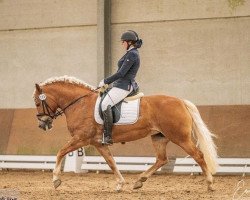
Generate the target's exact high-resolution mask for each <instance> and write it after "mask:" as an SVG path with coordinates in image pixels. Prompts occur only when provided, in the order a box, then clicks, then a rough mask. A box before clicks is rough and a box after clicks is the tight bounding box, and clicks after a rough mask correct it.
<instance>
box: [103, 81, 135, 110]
mask: <svg viewBox="0 0 250 200" xmlns="http://www.w3.org/2000/svg"><path fill="white" fill-rule="evenodd" d="M132 90H133V87H132V86H131V87H130V91H127V90H123V89H120V88H117V87H113V88H112V89H111V90H110V91H109V92H108V94H107V95H106V97H105V98H104V99H103V101H102V111H104V110H106V109H107V107H108V106H109V105H111V107H113V106H114V105H115V104H117V103H119V102H120V101H122V100H123V99H125V98H126V97H127V96H128V94H129V93H130V92H132Z"/></svg>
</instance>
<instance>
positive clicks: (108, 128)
mask: <svg viewBox="0 0 250 200" xmlns="http://www.w3.org/2000/svg"><path fill="white" fill-rule="evenodd" d="M102 114H103V121H104V138H103V141H102V144H105V145H111V144H113V140H112V126H113V114H112V110H111V106H108V107H107V109H106V110H105V111H103V112H102Z"/></svg>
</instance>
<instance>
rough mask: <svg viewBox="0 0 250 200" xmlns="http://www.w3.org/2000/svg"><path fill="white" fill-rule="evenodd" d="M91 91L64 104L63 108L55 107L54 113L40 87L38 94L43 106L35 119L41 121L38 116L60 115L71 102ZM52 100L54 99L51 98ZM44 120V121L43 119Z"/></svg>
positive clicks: (53, 117) (52, 117)
mask: <svg viewBox="0 0 250 200" xmlns="http://www.w3.org/2000/svg"><path fill="white" fill-rule="evenodd" d="M92 93H93V91H90V92H89V93H87V94H85V95H83V96H80V97H78V98H76V99H75V100H73V101H72V102H71V103H69V104H68V105H67V106H65V107H64V108H62V109H57V110H56V112H55V113H54V111H53V110H52V108H51V107H50V106H49V104H48V103H47V102H46V99H47V96H46V94H45V93H43V91H42V89H41V91H40V94H39V96H38V98H39V100H40V101H41V103H42V107H43V113H38V114H37V115H36V116H37V119H38V120H39V121H43V120H42V119H41V118H40V117H42V116H49V117H50V118H51V119H56V118H57V117H58V116H59V115H61V116H62V114H63V113H64V112H65V110H66V109H67V108H68V107H70V106H72V105H73V104H75V103H76V102H78V101H79V100H80V99H82V98H83V97H86V96H88V95H90V94H92ZM52 101H54V100H53V99H52ZM43 122H44V121H43Z"/></svg>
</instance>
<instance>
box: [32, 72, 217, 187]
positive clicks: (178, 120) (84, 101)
mask: <svg viewBox="0 0 250 200" xmlns="http://www.w3.org/2000/svg"><path fill="white" fill-rule="evenodd" d="M35 86H36V87H35V90H34V94H33V98H34V102H35V105H36V108H37V112H38V114H37V119H38V124H39V128H41V129H44V130H49V129H51V128H52V123H53V120H54V119H55V118H56V117H57V116H58V115H61V114H62V113H64V114H65V116H66V122H67V127H68V130H69V132H70V134H71V136H72V137H71V139H70V141H69V142H67V143H66V144H65V145H64V146H63V147H62V148H61V149H60V150H59V151H58V153H57V159H56V166H55V168H54V170H53V179H52V181H53V184H54V187H55V189H56V188H58V187H59V186H60V185H61V182H62V181H61V179H60V169H61V165H62V161H63V158H64V157H65V155H66V154H68V153H69V152H72V151H74V150H77V149H78V148H80V147H84V146H87V145H93V146H94V147H95V148H96V149H97V151H98V152H99V153H100V154H101V155H102V156H103V157H104V159H105V160H106V162H107V164H108V165H109V167H110V168H111V170H112V171H113V173H114V175H115V178H116V181H117V183H116V191H121V190H122V187H123V185H124V184H125V180H124V178H123V176H122V174H121V173H120V171H119V170H118V168H117V166H116V163H115V160H114V158H113V156H112V153H111V151H110V149H109V146H107V145H102V144H101V142H100V141H102V136H103V126H102V125H100V124H98V123H97V122H96V121H95V119H94V107H95V103H96V100H97V98H98V95H99V93H98V91H96V88H94V87H93V86H91V85H89V84H87V83H85V82H84V81H81V80H79V79H77V78H75V77H69V76H61V77H54V78H49V79H47V80H46V81H44V82H42V83H40V84H35ZM112 133H113V142H114V143H124V142H129V141H134V140H138V139H141V138H144V137H147V136H150V137H151V140H152V143H153V147H154V150H155V153H156V162H155V164H154V165H153V166H151V167H150V168H149V169H148V170H146V171H145V172H143V173H141V174H140V175H139V177H138V178H137V180H136V181H135V183H134V186H133V189H138V188H141V187H142V186H143V182H145V181H146V180H147V179H148V178H149V177H150V176H151V175H152V174H153V173H154V172H156V171H157V170H158V169H159V168H160V167H162V166H163V165H165V164H167V163H168V158H167V155H166V146H167V144H168V143H169V141H171V142H173V143H175V144H176V145H178V146H180V147H181V148H182V149H183V150H184V151H185V152H186V153H187V154H189V155H190V156H191V157H192V158H193V159H194V160H195V161H196V162H197V163H198V164H199V166H200V167H201V169H202V172H203V174H204V175H205V176H206V181H207V189H208V190H209V191H211V190H214V187H213V174H215V173H216V169H217V167H218V164H217V147H216V145H215V143H214V141H213V139H214V137H215V135H214V134H213V133H211V132H210V131H209V129H208V128H207V126H206V124H205V123H204V121H203V120H202V118H201V116H200V114H199V111H198V109H197V107H196V106H195V105H194V104H193V103H191V102H190V101H188V100H182V99H179V98H177V97H172V96H166V95H150V96H143V97H141V99H140V113H139V118H138V120H137V122H136V123H134V124H128V125H115V126H113V129H112ZM192 134H195V135H196V137H197V138H198V144H199V145H196V144H195V143H194V142H193V140H192Z"/></svg>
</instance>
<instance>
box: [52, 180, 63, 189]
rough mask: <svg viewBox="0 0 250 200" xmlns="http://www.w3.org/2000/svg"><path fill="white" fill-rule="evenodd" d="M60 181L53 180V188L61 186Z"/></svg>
mask: <svg viewBox="0 0 250 200" xmlns="http://www.w3.org/2000/svg"><path fill="white" fill-rule="evenodd" d="M61 183H62V181H61V180H60V179H57V180H54V181H53V184H54V188H55V189H56V188H58V187H59V186H60V185H61Z"/></svg>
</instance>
